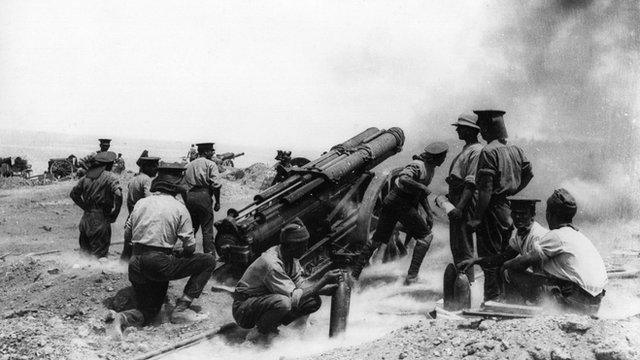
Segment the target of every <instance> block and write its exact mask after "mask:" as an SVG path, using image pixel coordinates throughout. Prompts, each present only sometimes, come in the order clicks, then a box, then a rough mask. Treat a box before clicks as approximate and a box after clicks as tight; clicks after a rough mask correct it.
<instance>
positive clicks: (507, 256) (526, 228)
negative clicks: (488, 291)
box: [458, 198, 549, 302]
mask: <svg viewBox="0 0 640 360" xmlns="http://www.w3.org/2000/svg"><path fill="white" fill-rule="evenodd" d="M508 200H509V204H510V205H511V216H512V218H513V224H514V226H515V231H514V232H513V234H512V236H511V239H510V240H509V246H507V248H506V249H504V251H502V252H500V253H498V254H496V255H490V256H485V257H480V258H474V259H469V260H465V261H463V262H461V263H459V264H458V268H460V269H464V268H466V267H471V266H472V265H473V264H480V265H481V266H482V267H483V268H486V267H501V266H502V269H503V270H504V269H509V268H511V267H512V266H513V265H514V264H515V263H517V261H512V259H515V258H516V257H520V258H522V257H523V256H529V255H531V254H536V253H537V252H538V247H539V243H540V239H542V237H543V236H544V235H545V234H546V233H547V232H548V231H549V229H547V228H545V227H544V226H542V225H540V224H539V223H538V222H537V221H535V220H534V217H535V214H536V203H538V202H540V200H538V199H526V198H509V199H508ZM529 271H533V272H536V273H539V272H540V268H539V266H538V264H533V265H532V266H531V268H530V269H529ZM503 285H504V295H505V297H506V300H508V301H510V302H513V301H520V300H521V299H520V298H519V296H517V294H516V291H515V290H514V289H513V287H512V286H509V284H507V283H503Z"/></svg>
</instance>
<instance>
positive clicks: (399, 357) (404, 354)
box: [398, 352, 407, 359]
mask: <svg viewBox="0 0 640 360" xmlns="http://www.w3.org/2000/svg"><path fill="white" fill-rule="evenodd" d="M406 357H407V353H405V352H401V353H400V355H398V359H404V358H406Z"/></svg>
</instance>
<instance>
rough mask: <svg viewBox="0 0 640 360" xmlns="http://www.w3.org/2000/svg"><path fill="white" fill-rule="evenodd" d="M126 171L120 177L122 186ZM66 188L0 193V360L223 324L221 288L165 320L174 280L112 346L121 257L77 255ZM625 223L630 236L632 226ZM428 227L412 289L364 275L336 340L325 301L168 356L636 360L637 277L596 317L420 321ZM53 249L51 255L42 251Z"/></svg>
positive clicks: (231, 187) (117, 354)
mask: <svg viewBox="0 0 640 360" xmlns="http://www.w3.org/2000/svg"><path fill="white" fill-rule="evenodd" d="M131 176H132V175H131V174H125V175H123V177H122V183H123V184H126V183H127V182H128V180H129V179H130V178H131ZM261 183H262V179H259V178H258V176H256V174H252V176H251V177H250V178H247V179H245V181H244V182H243V181H225V183H224V186H223V193H222V202H223V208H222V209H221V211H220V212H218V213H217V214H216V215H217V216H218V218H219V216H222V214H224V213H225V212H226V209H227V208H229V207H239V206H242V205H243V204H246V203H248V202H250V199H251V197H252V196H253V194H254V193H255V192H256V191H257V190H256V189H255V187H256V186H258V185H257V184H261ZM74 184H75V181H66V182H59V183H52V184H47V185H40V186H29V185H28V184H17V185H15V186H14V185H11V186H7V185H6V184H5V185H3V186H0V257H1V258H2V260H0V278H1V284H2V291H1V292H0V314H1V317H0V359H3V360H4V359H33V358H38V359H82V360H89V359H131V358H135V357H136V356H139V355H141V354H144V353H147V352H149V351H151V350H156V349H159V348H161V347H164V346H166V345H168V344H170V343H175V342H177V341H180V340H184V339H187V338H189V337H192V336H194V335H197V334H199V333H202V332H203V331H208V330H212V329H217V328H219V327H220V326H222V325H224V324H226V323H229V322H231V321H232V319H231V311H230V309H231V298H230V296H229V295H228V293H226V292H216V291H213V290H211V287H210V286H207V288H206V290H205V292H204V293H203V295H202V297H201V298H199V299H198V300H197V301H196V302H195V303H194V304H195V305H196V306H198V307H200V311H201V312H206V313H209V317H208V318H207V319H206V320H204V321H201V322H199V323H196V324H192V325H173V324H171V323H170V322H168V321H167V313H168V312H169V311H170V309H171V307H172V304H173V303H175V300H176V299H177V297H178V296H179V295H180V294H181V291H182V286H183V285H184V283H185V281H176V282H172V283H171V286H170V289H169V296H168V298H169V303H168V304H166V306H165V307H164V310H163V313H162V314H161V316H159V318H158V319H157V321H156V322H155V323H154V324H152V325H150V326H147V327H145V328H142V329H128V330H127V331H126V332H125V337H124V340H123V341H120V342H113V341H110V340H109V339H108V338H107V337H106V334H105V324H104V323H103V320H102V319H103V317H104V315H105V314H106V312H107V309H108V308H115V309H121V308H123V307H125V306H126V305H127V304H126V300H127V296H126V293H127V291H130V290H129V288H128V286H129V282H128V280H127V274H126V266H125V265H124V264H122V263H120V262H119V261H118V258H119V254H120V251H121V249H122V245H121V244H115V245H113V246H112V248H111V254H110V256H109V258H108V259H107V260H106V261H97V260H93V259H89V258H85V257H83V256H81V255H80V254H79V253H78V250H77V248H78V239H77V236H78V230H77V224H78V221H79V219H80V216H81V210H80V209H79V208H78V207H76V206H75V205H74V204H73V202H72V201H71V199H70V198H69V197H68V194H69V192H70V190H71V187H72V186H73V185H74ZM126 216H127V213H126V209H125V208H123V210H122V212H121V213H120V216H119V218H118V220H117V222H116V223H115V224H114V225H113V227H112V229H113V233H112V242H120V241H122V237H123V225H124V221H125V219H126ZM632 228H633V229H635V230H628V232H629V234H628V236H629V237H633V236H636V235H637V234H635V232H639V231H640V229H638V228H637V227H635V226H634V227H632ZM435 231H436V238H440V239H441V240H439V242H437V243H436V244H434V246H433V249H432V250H431V251H430V255H429V257H430V258H429V259H428V260H427V261H425V264H424V265H423V269H422V271H421V278H422V279H423V281H422V282H421V283H420V284H418V285H416V286H412V287H409V288H406V287H402V285H401V284H400V281H401V277H402V274H403V272H404V271H406V266H407V261H408V260H407V259H404V260H402V261H400V262H398V263H397V264H384V265H380V266H374V267H372V268H370V269H368V270H366V271H365V273H364V274H363V282H362V283H361V284H360V285H359V288H358V289H356V290H354V296H353V298H352V313H351V318H350V325H349V326H350V327H349V331H348V332H347V334H346V336H345V338H343V339H333V340H325V339H326V332H327V328H328V327H327V325H328V315H329V312H328V307H329V306H328V304H327V303H328V302H329V301H325V304H324V305H323V308H322V309H321V311H319V312H318V313H317V314H314V316H312V317H311V319H310V324H311V326H310V330H308V331H306V333H307V335H305V336H302V337H300V336H297V335H296V336H294V335H292V334H291V333H287V331H286V330H285V331H284V332H283V335H282V338H281V339H280V340H278V341H277V342H276V343H275V344H274V345H273V346H272V347H271V348H269V349H263V348H255V347H250V348H247V346H246V345H230V344H228V343H226V342H225V341H224V340H221V339H214V340H212V341H209V342H206V343H203V344H200V345H198V346H195V347H192V348H190V349H187V350H185V351H182V352H177V353H174V354H173V355H171V356H169V358H203V359H205V358H207V359H211V358H221V359H222V358H225V359H226V358H258V357H260V358H267V359H269V358H274V359H280V358H299V357H305V356H306V357H307V358H310V359H325V358H326V359H362V358H369V359H405V358H406V359H414V358H439V359H440V358H442V359H461V358H464V359H481V358H486V359H498V358H504V359H518V360H525V359H533V360H540V359H554V360H555V359H598V360H604V359H636V358H640V319H639V318H638V317H635V316H634V315H636V314H637V313H640V299H639V296H640V281H639V280H638V279H612V280H611V281H610V282H609V284H608V286H607V292H608V293H607V296H606V297H605V299H606V303H604V304H603V311H601V312H602V315H601V316H599V318H588V317H567V316H562V315H557V316H553V317H540V318H534V319H527V320H508V321H497V322H496V321H493V320H485V321H482V322H479V321H477V320H464V321H451V320H442V319H436V320H433V319H427V317H426V316H425V314H426V313H427V312H428V311H430V310H431V309H433V303H434V302H435V300H437V299H438V298H439V297H440V294H441V284H440V282H441V276H442V275H441V274H442V269H443V268H444V266H445V265H446V263H447V262H448V261H449V259H448V256H449V255H448V249H447V246H448V245H447V244H446V227H445V225H444V224H440V225H438V226H437V227H436V230H435ZM625 231H627V230H626V228H625ZM634 231H635V232H634ZM631 232H634V233H631ZM616 241H619V240H616ZM636 241H637V239H636ZM198 243H199V245H200V242H199V241H198ZM54 250H59V251H60V252H56V253H50V254H39V253H41V252H47V251H54ZM606 256H607V261H608V263H610V264H614V265H624V266H636V267H637V266H640V263H639V261H638V257H637V252H633V251H626V252H625V251H618V252H609V253H607V254H606Z"/></svg>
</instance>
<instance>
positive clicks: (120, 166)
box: [113, 153, 125, 174]
mask: <svg viewBox="0 0 640 360" xmlns="http://www.w3.org/2000/svg"><path fill="white" fill-rule="evenodd" d="M124 169H125V165H124V159H123V158H122V154H121V153H118V157H117V158H116V161H115V163H114V164H113V172H114V173H116V174H122V172H123V171H124Z"/></svg>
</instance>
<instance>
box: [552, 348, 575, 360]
mask: <svg viewBox="0 0 640 360" xmlns="http://www.w3.org/2000/svg"><path fill="white" fill-rule="evenodd" d="M551 360H572V357H571V355H570V354H569V353H567V351H566V350H564V349H560V348H555V349H553V350H551Z"/></svg>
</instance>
